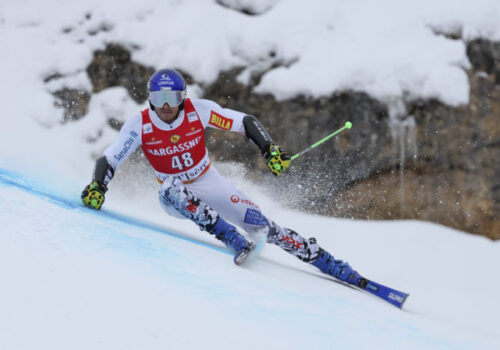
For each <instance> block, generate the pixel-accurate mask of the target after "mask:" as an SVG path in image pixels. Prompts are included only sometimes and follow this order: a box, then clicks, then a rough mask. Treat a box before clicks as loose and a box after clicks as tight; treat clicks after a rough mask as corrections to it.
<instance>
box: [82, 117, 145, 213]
mask: <svg viewBox="0 0 500 350" xmlns="http://www.w3.org/2000/svg"><path fill="white" fill-rule="evenodd" d="M140 144H141V116H140V115H136V116H134V117H132V118H130V119H129V120H127V122H126V123H125V124H124V125H123V127H122V129H121V130H120V135H119V136H118V139H117V140H116V141H115V142H113V144H111V145H110V146H109V147H108V148H106V150H105V151H104V155H103V156H102V157H100V158H99V159H97V161H96V165H95V168H94V173H93V176H92V182H91V183H90V184H89V185H87V186H86V187H85V188H84V190H83V192H82V202H83V204H85V205H86V206H88V207H90V208H93V209H100V208H101V206H102V204H103V203H104V198H105V193H106V191H107V190H108V183H109V182H110V181H111V179H112V178H113V176H114V174H115V170H116V169H117V168H118V167H119V166H120V164H121V163H123V161H124V160H125V159H127V158H128V157H129V156H130V155H131V154H132V153H133V152H134V151H135V150H136V149H137V148H138V147H139V146H140Z"/></svg>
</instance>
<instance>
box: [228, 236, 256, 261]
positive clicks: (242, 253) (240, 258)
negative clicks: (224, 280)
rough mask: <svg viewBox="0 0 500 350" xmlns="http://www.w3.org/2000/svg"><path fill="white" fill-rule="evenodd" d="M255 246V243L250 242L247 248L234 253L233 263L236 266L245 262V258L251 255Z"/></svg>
mask: <svg viewBox="0 0 500 350" xmlns="http://www.w3.org/2000/svg"><path fill="white" fill-rule="evenodd" d="M255 247H256V245H255V243H253V242H250V246H249V247H248V248H247V249H243V250H241V251H239V252H238V253H236V254H235V255H234V259H233V260H234V263H235V264H236V265H238V266H239V265H241V264H243V262H245V260H247V259H248V257H249V256H250V255H251V253H252V251H253V250H254V249H255Z"/></svg>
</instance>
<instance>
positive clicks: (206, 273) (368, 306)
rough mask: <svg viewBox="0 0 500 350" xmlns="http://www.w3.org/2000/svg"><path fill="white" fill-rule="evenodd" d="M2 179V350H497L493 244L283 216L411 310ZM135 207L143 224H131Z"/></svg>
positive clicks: (300, 269)
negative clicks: (399, 294)
mask: <svg viewBox="0 0 500 350" xmlns="http://www.w3.org/2000/svg"><path fill="white" fill-rule="evenodd" d="M6 174H7V175H6ZM0 175H1V176H0V222H1V223H2V234H0V257H1V263H0V279H1V281H2V288H0V309H1V310H2V313H1V316H0V348H2V349H33V348H37V349H67V348H71V349H89V348H92V349H145V348H147V349H165V348H171V349H193V348H208V349H215V348H229V347H230V346H238V348H242V349H255V348H264V349H271V348H273V349H304V348H328V349H330V348H331V349H333V348H342V349H382V348H384V349H403V348H404V349H431V348H432V349H497V348H498V346H500V336H499V335H498V332H497V329H496V320H497V317H498V314H499V313H500V303H499V302H498V300H497V295H496V293H495V292H494V291H495V290H498V289H499V288H500V282H499V281H498V279H496V278H493V276H495V275H496V273H497V272H496V270H497V267H498V266H499V264H500V245H499V244H498V243H492V242H490V241H488V240H486V239H484V238H481V237H478V236H471V235H467V234H463V233H460V232H456V231H453V230H450V229H447V228H443V227H440V226H437V225H434V224H428V223H421V222H356V221H349V220H338V219H331V218H325V217H315V216H309V215H304V214H300V213H295V212H287V211H282V210H273V213H272V214H273V216H274V218H275V219H276V220H278V221H283V222H284V221H287V222H289V226H291V227H294V228H296V229H297V230H298V231H299V232H303V233H304V234H308V235H309V234H314V235H315V236H316V238H317V239H318V240H319V242H321V243H322V245H323V246H324V247H327V248H328V249H329V250H331V251H332V252H333V253H335V254H336V255H337V256H338V257H344V258H347V259H348V260H349V262H351V264H352V265H354V266H355V267H356V268H357V269H358V270H359V271H360V272H362V273H364V274H365V275H366V276H369V277H371V278H373V279H374V280H377V281H379V282H381V283H386V284H388V285H391V286H393V287H395V288H398V289H401V290H404V291H407V292H409V293H410V294H411V295H410V297H409V298H408V300H407V303H406V305H405V307H404V310H403V311H401V310H399V309H397V308H395V307H393V306H391V305H389V304H387V303H385V302H383V301H380V300H379V299H377V298H375V297H373V296H371V295H370V294H368V293H363V292H360V291H357V290H355V289H352V288H349V287H346V286H344V285H341V284H338V283H336V282H334V281H332V280H331V279H329V278H324V277H323V276H322V275H321V273H319V272H317V271H316V270H315V269H314V268H312V267H310V266H307V265H305V264H303V263H301V262H300V261H298V260H296V259H295V258H294V257H291V256H289V255H288V254H286V253H285V252H282V251H281V250H280V249H279V248H276V247H272V246H266V248H265V249H264V250H263V251H262V253H261V255H260V256H259V258H258V259H256V260H254V261H253V262H252V263H251V264H249V266H246V267H236V266H235V265H233V263H232V259H231V256H230V255H229V254H227V253H225V251H224V249H222V247H221V246H220V245H219V244H218V242H216V241H215V240H214V239H211V238H210V237H209V236H208V234H206V233H201V232H199V231H198V230H197V229H195V227H194V226H191V224H189V223H188V222H185V221H181V220H176V219H170V218H168V217H166V216H165V215H164V214H163V213H162V212H161V209H160V208H159V205H157V206H154V205H153V203H149V202H147V201H146V202H143V203H142V204H141V205H139V206H138V205H132V204H130V203H129V204H117V203H114V204H111V203H110V205H109V206H108V207H107V208H106V210H105V211H104V212H103V213H99V212H94V211H91V210H88V209H86V208H83V207H82V206H81V205H80V203H79V200H78V193H77V190H76V188H75V190H74V191H73V192H74V193H61V192H60V191H58V190H56V189H55V187H51V186H53V184H43V183H42V184H37V183H36V182H34V181H31V180H30V179H29V178H28V179H25V178H22V177H21V178H19V177H16V176H15V175H13V174H12V173H5V171H2V173H1V174H0ZM5 179H8V180H9V181H6V180H5ZM10 181H14V183H15V185H12V183H11V182H10ZM16 184H17V185H16ZM20 186H21V187H20ZM260 200H261V201H262V200H263V198H260ZM132 202H135V204H137V202H136V201H134V198H132ZM132 206H133V207H134V208H135V209H134V212H135V216H136V218H137V217H139V218H141V220H139V221H137V220H129V222H123V221H121V219H123V217H122V216H120V215H121V214H119V213H127V211H128V210H130V208H131V207H132ZM272 206H273V203H272V202H271V201H269V200H266V201H264V209H266V208H265V207H272ZM154 207H155V208H154ZM125 217H130V215H127V216H125ZM141 222H146V223H147V224H144V223H141Z"/></svg>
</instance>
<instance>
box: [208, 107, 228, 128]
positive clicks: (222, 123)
mask: <svg viewBox="0 0 500 350" xmlns="http://www.w3.org/2000/svg"><path fill="white" fill-rule="evenodd" d="M208 124H211V125H213V126H215V127H217V128H219V129H223V130H231V128H232V126H233V121H232V119H229V118H225V117H223V116H221V115H220V114H218V113H216V112H214V111H212V114H210V121H209V122H208Z"/></svg>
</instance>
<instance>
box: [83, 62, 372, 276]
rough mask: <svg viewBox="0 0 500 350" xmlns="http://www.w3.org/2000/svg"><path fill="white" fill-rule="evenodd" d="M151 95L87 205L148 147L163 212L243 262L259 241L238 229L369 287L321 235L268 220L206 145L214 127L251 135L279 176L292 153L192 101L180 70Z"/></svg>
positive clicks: (107, 157)
mask: <svg viewBox="0 0 500 350" xmlns="http://www.w3.org/2000/svg"><path fill="white" fill-rule="evenodd" d="M148 92H149V106H150V108H148V109H145V110H144V111H142V112H141V113H138V114H136V115H134V116H133V117H131V118H130V119H128V120H127V122H126V123H125V124H124V125H123V127H122V128H121V130H120V135H119V137H118V139H117V140H116V141H115V142H114V143H113V144H111V145H110V146H109V147H108V148H106V149H105V150H104V154H103V156H102V157H100V158H99V159H98V160H97V162H96V165H95V169H94V173H93V179H92V182H91V183H90V184H89V185H88V186H86V187H85V189H84V190H83V192H82V201H83V203H84V204H85V205H86V206H88V207H90V208H93V209H100V208H101V206H102V204H103V202H104V198H105V197H104V195H105V193H106V191H107V189H108V183H109V182H110V180H111V179H112V177H113V175H114V173H115V171H116V169H117V168H118V167H119V166H120V164H122V162H123V161H124V160H125V159H126V158H127V157H128V156H130V154H132V153H133V152H134V151H135V150H136V149H137V148H138V147H139V146H141V147H142V149H143V151H144V155H145V156H146V158H147V159H148V161H149V162H150V163H151V166H152V167H153V169H154V172H155V174H156V177H157V178H158V181H159V182H160V183H161V187H160V190H159V199H160V203H161V205H162V207H163V208H164V210H165V211H166V212H167V213H168V214H170V215H173V216H176V217H180V218H188V219H190V220H192V221H193V222H194V223H195V224H197V225H198V226H199V228H200V229H201V230H202V231H207V232H208V233H210V234H212V235H214V236H215V238H217V239H218V240H220V241H222V242H223V243H224V244H225V245H226V246H227V247H228V248H230V249H232V250H234V252H235V257H234V261H235V263H236V264H238V265H239V264H240V263H241V262H242V261H244V259H245V258H246V256H247V255H248V253H249V252H250V251H251V250H252V249H253V248H254V244H253V243H251V242H249V241H248V240H247V239H246V238H245V236H243V235H242V234H241V233H239V232H238V230H237V228H236V227H235V226H234V225H237V226H239V227H240V228H242V229H244V230H245V231H246V232H247V233H249V234H250V235H251V234H253V233H257V232H263V233H264V234H265V235H266V241H267V242H268V243H274V244H276V245H278V246H279V247H280V248H282V249H284V250H285V251H287V252H288V253H291V254H292V255H294V256H296V257H297V258H299V259H300V260H302V261H304V262H307V263H310V264H312V265H314V266H316V267H317V268H319V269H320V270H321V271H322V272H324V273H326V274H329V275H331V276H333V277H335V278H337V279H339V280H341V281H344V282H347V283H350V284H354V285H360V284H361V283H362V281H363V280H364V278H362V277H361V276H360V275H359V274H358V273H357V272H356V271H354V270H353V269H352V268H351V267H350V266H349V264H347V263H346V262H343V261H342V260H336V259H334V257H333V256H332V255H331V254H329V253H328V252H327V251H326V250H324V249H322V248H321V247H320V246H319V245H318V244H317V243H316V240H315V239H314V238H309V239H306V238H304V237H302V236H301V235H299V234H298V233H297V232H295V231H293V230H291V229H289V228H285V227H282V226H280V225H278V224H277V223H275V222H273V221H271V220H269V219H268V218H267V217H266V216H264V215H263V214H262V212H261V210H260V209H259V207H258V206H257V205H256V204H255V203H254V202H252V201H251V200H250V199H249V198H248V197H247V196H246V195H245V194H243V193H242V192H240V191H239V190H238V189H236V188H235V186H234V185H233V184H232V183H231V182H230V181H228V180H227V179H226V178H224V177H222V176H221V175H220V174H219V173H218V172H217V170H216V169H215V167H214V166H213V164H212V163H211V161H210V158H209V155H208V151H207V149H206V147H205V138H204V130H205V128H207V127H210V128H215V129H221V130H227V131H233V132H239V133H241V134H243V135H245V136H246V137H247V138H248V139H250V140H251V141H252V142H253V143H254V144H256V145H257V146H258V148H259V149H260V151H261V153H262V156H263V157H264V159H265V161H266V164H267V166H268V168H269V169H270V171H271V172H272V173H273V175H275V176H279V175H280V174H281V172H282V171H284V170H286V169H287V168H288V167H289V166H290V156H289V154H288V153H287V152H286V151H285V149H284V148H283V147H281V146H279V145H278V144H276V143H275V142H274V141H273V140H272V138H271V137H270V136H269V134H268V132H267V131H266V129H265V128H264V126H262V124H261V123H260V122H259V121H258V120H257V119H256V118H255V117H254V116H251V115H247V114H245V113H242V112H238V111H235V110H231V109H228V108H222V107H221V106H219V105H218V104H217V103H215V102H213V101H210V100H205V99H189V98H186V82H185V80H184V78H183V77H182V75H181V74H180V73H179V72H177V71H176V70H173V69H163V70H160V71H157V72H156V73H154V74H153V75H152V76H151V78H150V79H149V82H148ZM233 224H234V225H233Z"/></svg>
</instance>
